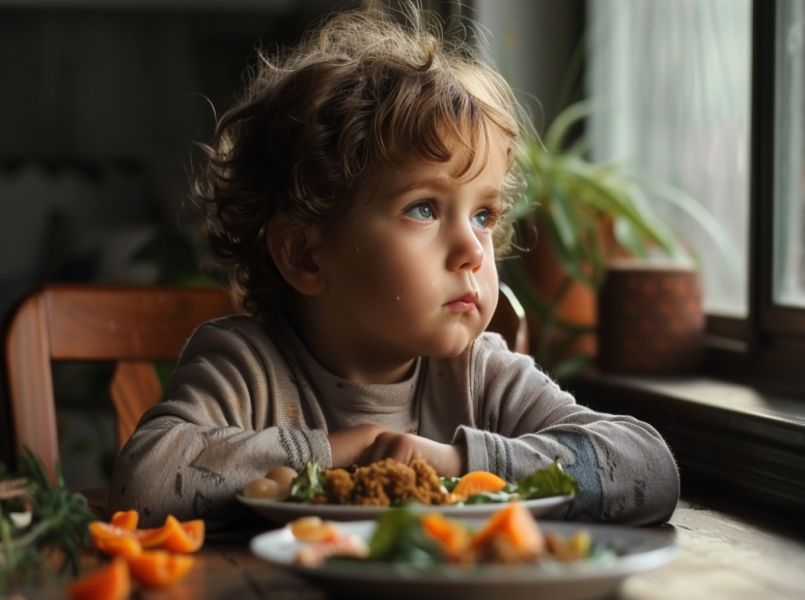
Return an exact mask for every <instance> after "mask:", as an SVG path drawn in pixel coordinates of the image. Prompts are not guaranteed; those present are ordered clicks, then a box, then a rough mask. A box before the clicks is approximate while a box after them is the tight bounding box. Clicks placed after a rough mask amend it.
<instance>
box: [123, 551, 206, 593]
mask: <svg viewBox="0 0 805 600" xmlns="http://www.w3.org/2000/svg"><path fill="white" fill-rule="evenodd" d="M127 560H128V563H129V569H130V570H131V574H132V575H133V576H134V578H135V579H136V580H137V581H139V582H140V583H142V584H143V585H147V586H149V587H166V586H169V585H171V584H172V583H175V582H177V581H179V580H180V579H182V578H183V577H184V576H185V575H187V574H188V573H189V572H190V569H192V568H193V562H194V560H195V559H194V558H193V557H192V556H188V555H186V554H174V553H172V552H167V551H165V550H148V551H146V552H143V553H142V554H140V555H139V556H133V557H131V558H129V559H127Z"/></svg>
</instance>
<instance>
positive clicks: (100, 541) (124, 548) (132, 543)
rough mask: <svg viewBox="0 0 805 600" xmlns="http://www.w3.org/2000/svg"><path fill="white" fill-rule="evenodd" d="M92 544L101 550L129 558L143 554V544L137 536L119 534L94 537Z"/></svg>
mask: <svg viewBox="0 0 805 600" xmlns="http://www.w3.org/2000/svg"><path fill="white" fill-rule="evenodd" d="M92 544H93V545H94V546H95V547H96V548H97V549H98V550H100V551H101V552H103V553H105V554H109V555H112V556H118V555H119V556H122V557H124V558H129V557H131V556H137V555H138V554H142V551H143V546H142V544H140V540H138V539H137V538H135V537H128V536H125V537H124V536H119V537H108V538H96V539H93V541H92Z"/></svg>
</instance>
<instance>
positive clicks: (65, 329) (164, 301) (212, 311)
mask: <svg viewBox="0 0 805 600" xmlns="http://www.w3.org/2000/svg"><path fill="white" fill-rule="evenodd" d="M233 312H235V309H234V307H233V303H232V301H231V300H230V298H229V296H228V295H227V294H226V293H225V292H223V291H221V290H215V289H205V288H178V287H176V288H171V287H157V286H143V287H139V286H138V287H128V286H97V285H86V284H77V285H70V284H53V285H48V286H45V287H43V288H42V289H40V290H39V291H37V292H35V293H33V294H31V295H30V296H28V297H27V298H26V299H25V300H24V301H23V302H22V304H21V305H20V306H19V308H18V309H17V311H16V313H15V314H14V316H13V318H12V320H11V323H10V325H9V329H8V335H7V338H6V370H7V372H6V375H7V381H8V392H9V401H10V408H11V417H12V422H13V427H14V433H15V438H16V448H17V449H19V448H22V447H23V446H27V447H29V448H30V449H31V450H33V451H34V452H36V453H37V454H38V455H39V457H40V458H41V459H42V461H43V463H44V465H45V467H46V468H47V469H48V470H49V472H50V473H51V475H53V473H54V465H55V462H56V459H57V458H58V454H59V445H58V436H57V433H56V406H55V401H54V393H53V376H52V367H51V361H54V360H65V361H82V360H83V361H111V362H114V363H116V366H115V370H114V373H113V375H112V381H111V386H110V396H111V400H112V404H113V406H114V409H115V413H116V417H117V419H116V420H117V432H118V440H119V443H120V445H121V446H122V444H123V443H125V441H126V440H127V439H128V438H129V437H130V436H131V434H132V433H133V431H134V427H135V426H136V424H137V421H138V420H139V418H140V416H141V415H142V413H143V412H145V410H146V409H147V408H148V407H149V406H151V405H152V404H154V403H155V402H156V401H157V399H158V398H159V396H160V394H161V391H162V389H161V384H160V382H159V379H158V377H157V374H156V371H155V369H154V364H153V363H154V361H161V360H165V361H170V360H176V358H177V357H178V356H179V352H180V351H181V349H182V346H183V345H184V343H185V341H186V340H187V338H188V337H189V336H190V334H191V333H192V332H193V330H194V329H195V328H196V327H197V326H198V325H199V324H201V323H202V322H204V321H207V320H209V319H212V318H215V317H219V316H222V315H225V314H230V313H233Z"/></svg>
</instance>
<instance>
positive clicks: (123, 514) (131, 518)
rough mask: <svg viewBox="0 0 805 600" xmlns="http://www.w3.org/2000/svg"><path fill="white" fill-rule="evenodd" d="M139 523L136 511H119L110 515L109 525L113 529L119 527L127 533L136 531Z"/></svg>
mask: <svg viewBox="0 0 805 600" xmlns="http://www.w3.org/2000/svg"><path fill="white" fill-rule="evenodd" d="M139 521H140V515H139V514H138V513H137V511H136V510H120V511H118V512H116V513H115V514H113V515H112V520H111V523H112V525H114V526H115V527H120V528H121V529H126V530H127V531H134V530H135V529H137V523H138V522H139Z"/></svg>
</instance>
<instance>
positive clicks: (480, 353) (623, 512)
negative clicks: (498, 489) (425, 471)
mask: <svg viewBox="0 0 805 600" xmlns="http://www.w3.org/2000/svg"><path fill="white" fill-rule="evenodd" d="M475 346H476V348H475V349H474V351H473V353H472V358H471V361H472V362H471V363H470V365H469V367H470V372H471V373H472V377H473V383H471V389H470V394H471V396H472V397H473V398H476V401H475V402H476V409H475V423H474V425H473V426H472V427H459V428H458V431H457V433H456V435H455V437H454V439H453V442H454V443H456V442H463V443H465V444H466V446H467V459H468V464H467V469H468V470H476V469H481V470H490V471H494V472H496V473H498V474H499V475H501V476H502V477H503V478H504V479H507V480H509V481H512V480H517V479H519V478H522V477H524V476H525V475H528V474H529V473H531V472H533V471H534V470H535V469H537V468H541V467H544V466H547V465H548V464H549V463H550V462H552V461H554V460H559V461H560V462H561V464H562V465H563V467H564V468H565V470H566V471H567V472H568V473H570V474H571V475H573V476H574V477H575V478H576V479H577V480H578V481H579V484H580V486H581V492H580V493H579V495H578V496H577V498H576V500H575V501H574V502H573V504H572V506H571V507H570V510H569V514H568V515H567V516H569V517H573V518H587V519H593V520H601V521H619V522H630V523H635V524H643V523H653V522H658V521H664V520H667V518H668V517H670V515H671V513H672V512H673V509H674V507H675V505H676V502H677V499H678V496H679V475H678V471H677V467H676V463H675V461H674V459H673V456H672V454H671V452H670V450H669V448H668V446H667V445H666V444H665V442H664V441H663V439H662V437H661V436H660V435H659V433H658V432H657V431H656V430H655V429H654V428H653V427H651V426H650V425H648V424H647V423H644V422H642V421H640V420H638V419H635V418H633V417H629V416H622V415H610V414H605V413H598V412H595V411H592V410H590V409H588V408H586V407H583V406H580V405H579V404H577V403H576V402H575V399H574V398H573V397H572V396H571V395H570V394H568V393H566V392H564V391H562V390H560V389H559V387H558V386H557V385H556V384H555V383H554V382H553V381H551V379H550V378H549V377H548V376H547V375H545V374H544V373H543V372H542V371H541V370H539V369H538V368H537V367H536V366H535V365H534V364H533V360H532V359H531V358H530V357H527V356H523V355H518V354H513V353H511V352H509V351H508V350H506V348H505V345H504V344H503V342H502V340H501V339H500V338H498V337H497V336H492V335H489V334H486V335H484V336H482V337H481V338H479V340H478V341H477V342H476V344H475Z"/></svg>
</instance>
